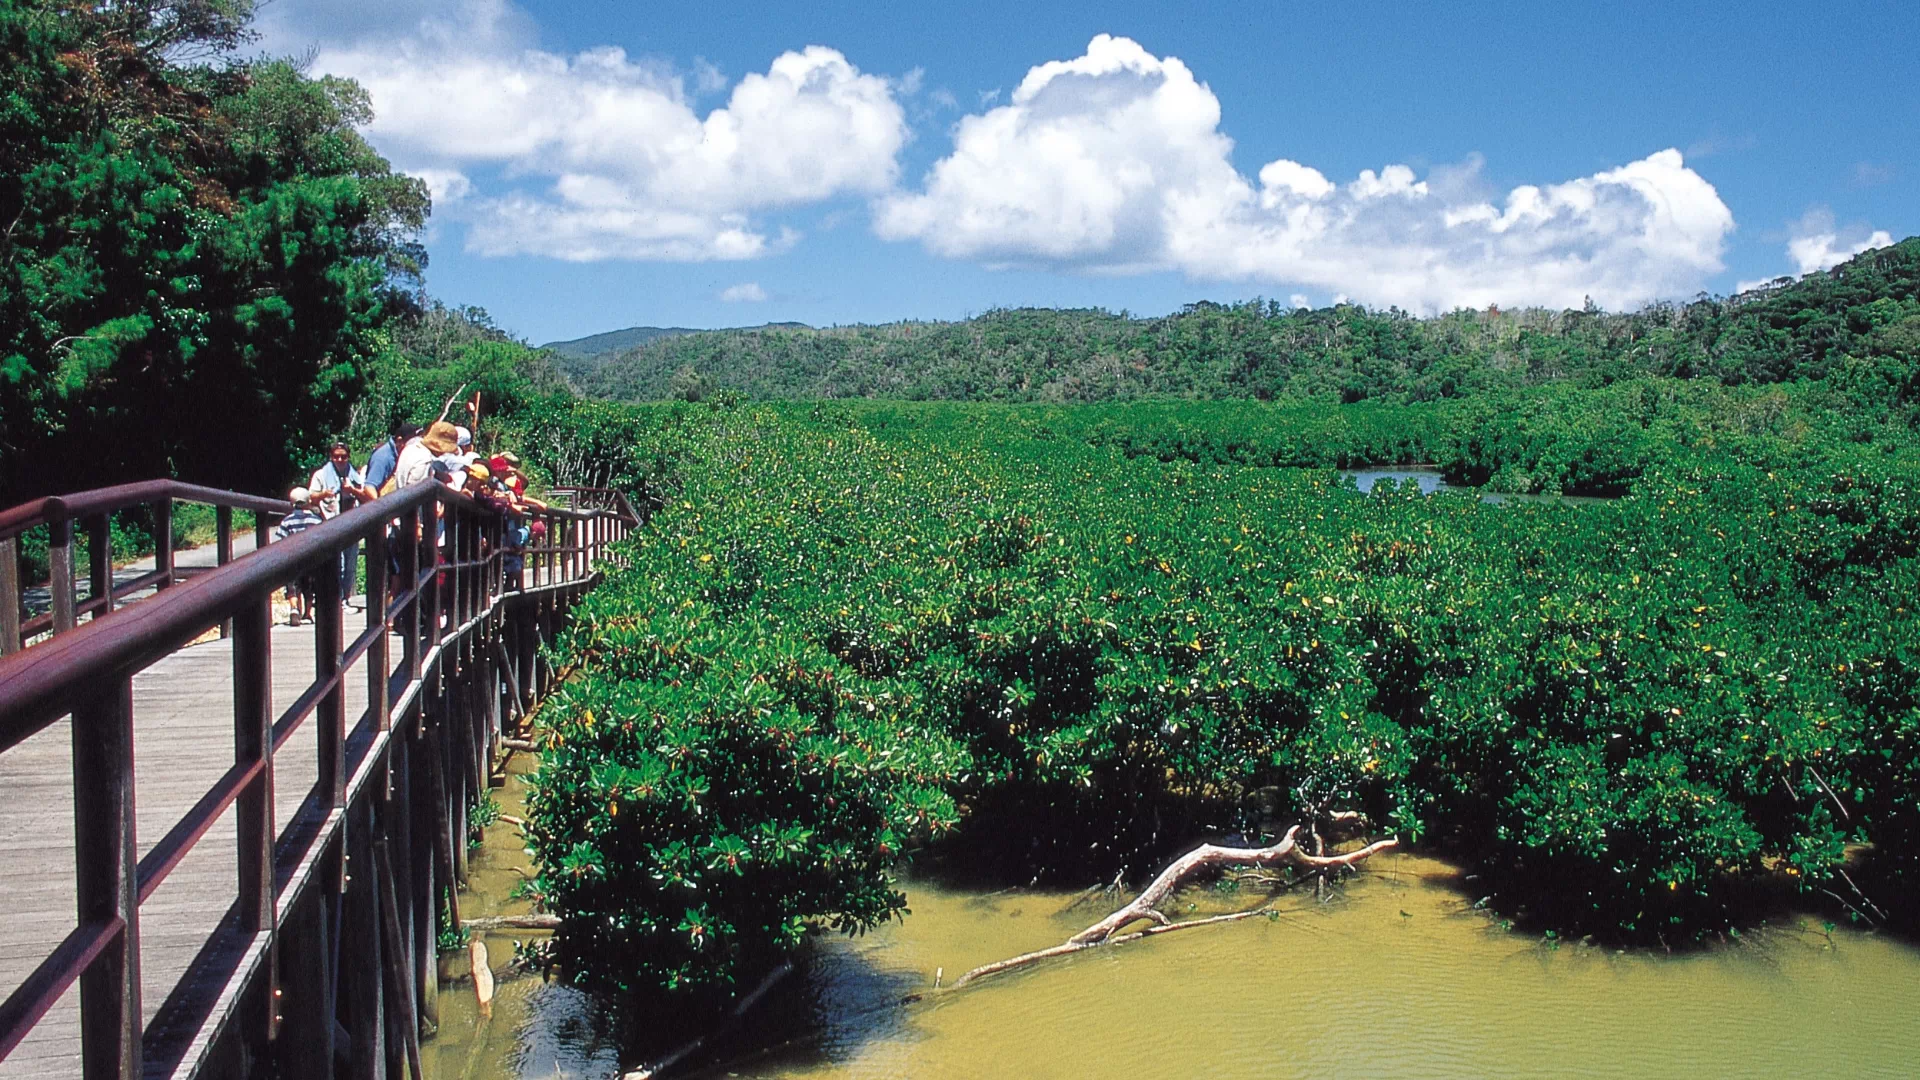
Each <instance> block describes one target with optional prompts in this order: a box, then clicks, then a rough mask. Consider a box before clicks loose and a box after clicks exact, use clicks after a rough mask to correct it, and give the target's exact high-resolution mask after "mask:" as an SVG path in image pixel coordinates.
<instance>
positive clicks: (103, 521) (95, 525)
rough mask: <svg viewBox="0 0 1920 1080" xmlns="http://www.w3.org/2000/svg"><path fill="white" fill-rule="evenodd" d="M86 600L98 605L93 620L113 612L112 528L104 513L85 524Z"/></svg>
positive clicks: (94, 610)
mask: <svg viewBox="0 0 1920 1080" xmlns="http://www.w3.org/2000/svg"><path fill="white" fill-rule="evenodd" d="M87 599H88V600H90V601H98V603H99V605H100V606H98V607H96V608H94V609H93V617H94V618H96V619H98V618H101V617H103V616H106V615H109V614H111V613H112V612H113V528H112V526H111V525H110V524H109V523H108V518H107V515H106V513H105V512H102V513H99V514H96V515H94V517H93V518H92V520H90V521H88V522H87Z"/></svg>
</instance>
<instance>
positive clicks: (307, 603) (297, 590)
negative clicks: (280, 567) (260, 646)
mask: <svg viewBox="0 0 1920 1080" xmlns="http://www.w3.org/2000/svg"><path fill="white" fill-rule="evenodd" d="M287 501H288V502H290V503H292V504H293V512H292V513H290V514H288V515H287V516H286V517H283V518H281V519H280V524H279V525H278V526H276V527H275V528H274V530H273V535H274V539H276V540H286V539H288V538H289V537H294V536H298V535H300V534H301V533H303V532H306V531H307V530H308V529H311V528H313V527H314V526H316V525H319V524H322V523H323V522H324V521H325V520H326V519H324V518H322V517H321V516H320V514H319V513H318V512H317V511H316V510H315V509H314V507H313V493H312V492H311V491H308V490H307V489H306V488H303V487H297V488H294V489H293V490H292V491H289V492H287ZM313 593H314V589H313V582H312V581H310V580H308V578H307V577H306V576H305V575H303V576H302V577H301V578H300V580H299V581H296V582H290V583H289V584H288V585H287V625H288V626H299V625H300V620H301V619H302V618H306V617H307V616H308V614H309V613H310V612H311V611H312V610H313Z"/></svg>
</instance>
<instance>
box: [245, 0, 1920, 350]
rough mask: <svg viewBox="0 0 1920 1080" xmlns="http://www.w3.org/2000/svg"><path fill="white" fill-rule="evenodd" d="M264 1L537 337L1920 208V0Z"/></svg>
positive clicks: (1325, 287) (1652, 253)
mask: <svg viewBox="0 0 1920 1080" xmlns="http://www.w3.org/2000/svg"><path fill="white" fill-rule="evenodd" d="M263 26H264V29H265V30H266V33H267V39H266V45H267V46H268V47H269V48H272V49H277V50H283V51H287V52H293V53H303V54H304V53H309V52H310V53H312V54H313V55H314V66H315V67H316V69H318V70H323V71H331V72H336V73H339V74H345V75H350V76H353V77H355V78H357V79H359V80H361V81H362V83H363V84H364V85H366V86H367V87H368V89H369V91H370V93H371V94H372V96H373V99H374V104H375V107H376V110H377V111H378V112H379V117H378V118H377V119H376V121H375V123H374V125H373V126H372V128H371V129H370V130H369V135H370V137H371V138H372V139H373V140H374V142H375V144H376V145H377V146H379V147H380V148H381V149H382V151H383V152H385V153H386V154H387V155H388V156H389V157H390V158H392V159H393V161H394V162H395V164H396V165H397V166H399V167H401V168H405V169H408V170H409V171H415V172H418V173H420V174H421V175H424V176H427V177H428V178H429V179H430V182H431V183H433V184H434V186H435V188H436V195H437V197H436V213H435V221H434V224H433V226H432V227H431V230H430V233H429V237H428V246H429V250H430V253H431V256H432V267H431V270H430V272H429V288H430V289H431V291H432V292H433V293H434V294H436V295H437V296H440V297H442V298H444V299H446V300H449V301H452V302H459V303H474V304H479V305H481V306H484V307H486V308H488V309H489V310H490V311H492V312H493V313H494V315H495V317H496V318H497V319H498V320H499V321H500V322H501V324H502V325H504V326H507V327H508V328H510V329H512V330H514V331H515V332H517V333H520V334H523V335H525V336H526V337H528V338H530V339H533V340H535V341H544V340H550V339H556V338H563V337H573V336H579V335H583V334H588V333H593V332H597V331H601V330H607V329H614V328H617V327H623V326H629V325H640V324H652V325H689V326H725V325H742V324H750V323H758V322H764V321H769V320H784V319H795V320H800V321H805V322H809V323H813V324H816V325H819V324H827V323H836V322H875V321H885V320H891V319H898V318H953V317H959V316H964V315H966V314H968V313H970V312H977V311H980V310H983V309H985V308H988V307H993V306H1006V305H1029V304H1032V305H1061V306H1087V305H1099V306H1104V307H1108V308H1115V309H1118V308H1126V309H1129V310H1132V311H1135V312H1140V313H1158V312H1164V311H1168V310H1171V309H1174V308H1177V307H1178V306H1180V305H1181V304H1183V303H1187V302H1190V301H1193V300H1198V299H1215V300H1230V299H1239V298H1244V297H1250V296H1256V295H1257V296H1266V297H1275V298H1279V299H1282V300H1293V299H1297V300H1299V301H1301V302H1305V303H1309V304H1312V305H1315V306H1319V305H1323V304H1326V303H1328V302H1330V301H1332V300H1333V299H1335V298H1336V297H1345V298H1349V299H1352V300H1355V301H1359V302H1364V303H1369V304H1374V305H1377V306H1386V305H1388V304H1399V305H1401V306H1403V307H1407V308H1411V309H1415V310H1421V311H1433V310H1444V309H1446V308H1450V307H1453V306H1458V305H1463V304H1464V305H1470V306H1481V305H1483V304H1485V303H1487V302H1500V303H1502V304H1503V305H1506V306H1511V305H1515V304H1522V303H1545V304H1577V303H1579V302H1580V300H1581V299H1583V298H1584V297H1585V296H1593V297H1595V298H1596V299H1597V300H1599V301H1600V302H1602V303H1604V304H1606V305H1607V306H1610V307H1626V306H1634V305H1637V304H1638V303H1641V302H1644V301H1645V300H1647V299H1650V298H1658V297H1684V296H1690V295H1692V294H1693V293H1694V292H1696V291H1700V290H1707V291H1711V292H1719V293H1725V292H1730V291H1732V290H1734V289H1735V288H1737V287H1738V286H1739V285H1740V284H1742V283H1745V282H1753V281H1761V280H1766V279H1768V278H1772V277H1774V276H1776V275H1780V274H1790V273H1797V272H1800V271H1801V270H1803V269H1808V268H1817V267H1820V266H1823V265H1830V264H1831V262H1833V261H1835V260H1837V259H1838V258H1842V257H1844V256H1845V255H1847V254H1848V253H1850V252H1852V251H1854V250H1857V249H1859V248H1860V247H1862V246H1863V245H1867V244H1871V243H1874V242H1876V241H1879V242H1884V240H1885V239H1886V238H1888V237H1890V238H1892V239H1900V238H1903V237H1905V236H1908V235H1911V234H1913V233H1916V232H1920V221H1916V220H1915V219H1916V217H1917V216H1920V199H1916V198H1915V193H1916V191H1920V144H1917V143H1916V140H1914V138H1913V133H1914V132H1916V131H1920V93H1916V90H1920V59H1916V55H1915V54H1916V51H1915V50H1914V48H1913V42H1915V41H1917V40H1920V5H1915V4H1910V3H1895V2H1886V3H1873V4H1867V3H1846V2H1833V3H1823V4H1817V5H1816V4H1772V5H1748V6H1744V7H1729V6H1727V5H1724V4H1713V5H1709V4H1688V3H1661V4H1626V3H1614V4H1592V5H1587V4H1564V5H1542V4H1537V3H1536V4H1476V5H1448V6H1442V5H1413V4H1375V3H1346V4H1328V5H1319V4H1304V3H1286V2H1267V3H1259V2H1242V3H1237V4H1220V3H1189V4H1184V5H1178V6H1175V5H1148V4H1134V3H1104V4H1097V5H1095V4H1044V3H1025V4H1014V3H1001V2H986V3H973V4H968V5H917V4H915V5H907V4H898V3H891V4H839V5H833V6H825V5H817V4H769V3H758V4H753V5H744V4H727V3H709V4H706V5H661V4H630V3H614V2H610V0H572V2H569V3H541V2H534V0H521V2H518V3H514V2H510V0H277V2H276V3H274V4H272V5H270V6H269V7H268V9H267V13H266V16H265V18H264V21H263ZM1099 35H1110V36H1109V37H1098V36H1099ZM615 50H618V51H615ZM1023 87H1024V88H1023ZM1670 149H1671V150H1675V151H1678V153H1677V154H1666V153H1664V152H1665V151H1668V150H1670ZM1880 234H1884V235H1880Z"/></svg>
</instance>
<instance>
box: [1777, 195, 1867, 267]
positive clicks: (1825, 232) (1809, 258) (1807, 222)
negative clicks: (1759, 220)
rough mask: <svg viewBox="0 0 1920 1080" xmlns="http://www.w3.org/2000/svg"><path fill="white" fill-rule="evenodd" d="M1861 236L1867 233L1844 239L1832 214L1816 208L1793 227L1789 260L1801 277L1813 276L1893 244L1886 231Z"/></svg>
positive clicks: (1856, 233)
mask: <svg viewBox="0 0 1920 1080" xmlns="http://www.w3.org/2000/svg"><path fill="white" fill-rule="evenodd" d="M1861 232H1864V230H1856V231H1855V233H1854V234H1853V235H1854V237H1855V238H1854V239H1851V240H1844V239H1842V238H1841V233H1840V230H1839V229H1838V228H1837V227H1835V225H1834V222H1833V212H1832V211H1831V210H1827V209H1825V208H1821V207H1816V208H1815V209H1813V210H1809V211H1807V214H1806V216H1805V217H1802V218H1801V219H1800V221H1799V222H1798V223H1797V224H1796V225H1795V226H1794V228H1793V230H1792V236H1791V238H1790V239H1789V240H1788V241H1787V257H1788V258H1790V259H1792V260H1793V264H1794V266H1796V267H1798V268H1799V271H1800V272H1801V273H1802V274H1811V273H1813V272H1814V271H1816V270H1831V269H1833V268H1834V267H1836V266H1838V265H1840V264H1841V263H1843V262H1846V261H1847V260H1848V259H1851V258H1853V257H1854V256H1855V255H1858V254H1860V253H1861V252H1863V251H1871V250H1873V249H1874V248H1883V247H1887V246H1888V245H1890V244H1892V243H1893V234H1892V233H1889V232H1887V231H1886V230H1885V229H1876V230H1874V231H1873V232H1871V233H1867V234H1866V235H1865V236H1860V235H1859V234H1860V233H1861Z"/></svg>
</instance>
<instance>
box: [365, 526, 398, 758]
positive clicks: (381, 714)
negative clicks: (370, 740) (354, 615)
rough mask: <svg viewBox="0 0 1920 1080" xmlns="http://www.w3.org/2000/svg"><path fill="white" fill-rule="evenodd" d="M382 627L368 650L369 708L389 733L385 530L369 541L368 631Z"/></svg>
mask: <svg viewBox="0 0 1920 1080" xmlns="http://www.w3.org/2000/svg"><path fill="white" fill-rule="evenodd" d="M376 626H377V627H379V628H380V632H379V633H377V634H375V635H374V636H373V642H372V643H371V644H369V645H368V646H367V708H368V709H371V710H372V711H373V728H374V730H375V731H385V730H387V729H388V728H389V727H391V726H392V720H393V699H392V698H390V697H389V696H388V695H387V679H388V677H389V675H391V674H392V672H391V671H390V669H389V668H388V666H387V664H388V655H387V652H388V647H389V646H390V645H391V644H392V641H391V638H392V631H391V630H390V629H388V627H387V530H386V528H385V527H384V526H383V527H381V528H380V529H377V530H375V531H374V533H373V535H371V536H369V537H367V629H369V630H371V629H373V628H374V627H376Z"/></svg>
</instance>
